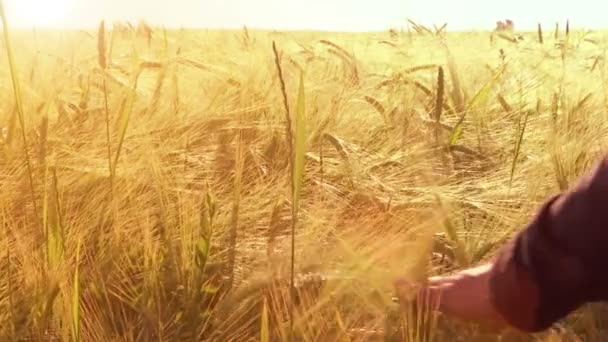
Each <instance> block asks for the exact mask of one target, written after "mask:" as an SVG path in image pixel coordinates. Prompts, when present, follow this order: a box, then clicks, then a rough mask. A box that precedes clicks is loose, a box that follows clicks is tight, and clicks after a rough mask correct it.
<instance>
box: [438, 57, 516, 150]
mask: <svg viewBox="0 0 608 342" xmlns="http://www.w3.org/2000/svg"><path fill="white" fill-rule="evenodd" d="M503 72H504V69H502V70H501V71H499V72H498V73H496V74H495V75H494V76H493V77H492V78H491V79H490V80H489V81H488V82H486V84H484V85H483V87H481V88H480V89H479V90H478V91H477V93H476V94H475V96H473V98H472V99H471V100H470V101H469V103H468V104H467V106H466V109H465V110H464V112H463V113H462V115H461V116H460V119H458V122H457V123H456V125H455V126H454V129H453V130H452V132H451V134H450V139H449V145H450V146H453V145H454V144H456V143H457V142H458V140H459V139H460V136H461V135H462V129H463V127H462V125H463V123H464V119H465V117H466V115H467V113H468V112H469V111H470V110H471V109H472V108H473V107H475V106H476V105H477V104H478V103H480V102H485V101H487V99H488V97H489V96H490V91H491V90H492V87H493V86H494V84H495V83H496V81H498V79H499V78H500V76H502V74H503Z"/></svg>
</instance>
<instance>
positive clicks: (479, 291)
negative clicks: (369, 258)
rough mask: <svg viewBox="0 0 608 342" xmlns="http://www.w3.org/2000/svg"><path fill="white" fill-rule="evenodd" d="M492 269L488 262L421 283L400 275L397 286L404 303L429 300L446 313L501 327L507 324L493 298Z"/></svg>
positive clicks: (454, 316) (491, 327)
mask: <svg viewBox="0 0 608 342" xmlns="http://www.w3.org/2000/svg"><path fill="white" fill-rule="evenodd" d="M491 269H492V265H491V264H485V265H482V266H478V267H475V268H470V269H467V270H464V271H461V272H458V273H456V274H454V275H451V276H443V277H431V278H429V279H428V280H427V282H426V283H424V284H422V285H416V284H413V283H412V282H410V281H408V280H405V279H398V280H397V281H396V282H395V289H396V292H397V296H398V297H399V300H400V302H401V303H402V305H403V304H407V302H409V301H411V300H415V301H417V302H418V303H421V302H423V303H428V304H430V305H432V306H433V308H434V309H436V310H437V311H439V312H441V313H443V314H445V315H447V316H451V317H453V318H458V319H461V320H466V321H471V322H475V323H479V324H480V325H482V326H483V327H485V328H487V329H490V330H501V329H502V328H506V327H508V324H507V323H506V321H505V320H504V319H503V318H502V317H501V316H500V314H499V313H498V312H497V311H496V309H495V307H494V305H493V303H492V300H491V298H490V287H489V278H490V271H491ZM414 296H415V298H414ZM484 330H485V329H484Z"/></svg>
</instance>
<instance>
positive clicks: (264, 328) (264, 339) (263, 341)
mask: <svg viewBox="0 0 608 342" xmlns="http://www.w3.org/2000/svg"><path fill="white" fill-rule="evenodd" d="M260 325H261V326H260V342H270V327H269V323H268V300H267V299H266V296H264V301H263V302H262V319H261V324H260Z"/></svg>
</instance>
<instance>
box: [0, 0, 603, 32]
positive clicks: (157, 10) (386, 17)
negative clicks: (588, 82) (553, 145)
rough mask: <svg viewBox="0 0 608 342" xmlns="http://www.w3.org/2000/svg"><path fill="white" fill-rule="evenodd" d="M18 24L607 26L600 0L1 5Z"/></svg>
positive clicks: (61, 0) (24, 0)
mask: <svg viewBox="0 0 608 342" xmlns="http://www.w3.org/2000/svg"><path fill="white" fill-rule="evenodd" d="M0 1H4V3H5V7H6V10H7V14H8V20H9V24H10V25H11V27H20V28H31V27H37V28H45V27H52V28H94V27H96V26H97V25H98V23H99V21H100V20H101V19H105V20H108V21H114V20H121V19H126V20H132V21H137V20H138V19H144V20H146V21H147V22H149V23H150V24H153V25H164V26H166V27H191V28H242V27H243V26H247V27H249V28H265V29H277V30H288V29H296V30H300V29H305V30H330V31H375V30H386V29H388V28H391V27H395V28H400V27H406V19H407V18H411V19H412V20H414V21H416V22H419V23H422V24H424V25H428V26H432V25H433V24H436V25H437V26H441V25H442V24H443V23H445V22H447V23H448V29H449V30H484V29H493V28H494V26H495V23H496V21H497V20H503V19H506V18H509V19H512V20H513V21H514V23H515V28H516V29H518V28H520V29H534V28H535V27H536V25H537V23H539V22H540V23H541V24H542V25H543V26H545V27H554V25H555V23H556V22H560V23H561V25H562V26H563V25H564V24H565V22H566V20H567V19H569V20H570V25H571V27H579V28H590V29H597V28H606V27H608V20H607V19H606V18H607V17H606V14H605V13H606V11H605V10H604V9H605V8H608V3H606V6H607V7H604V6H603V1H601V0H577V1H561V2H559V1H550V0H509V1H507V0H501V1H495V0H365V1H363V0H0Z"/></svg>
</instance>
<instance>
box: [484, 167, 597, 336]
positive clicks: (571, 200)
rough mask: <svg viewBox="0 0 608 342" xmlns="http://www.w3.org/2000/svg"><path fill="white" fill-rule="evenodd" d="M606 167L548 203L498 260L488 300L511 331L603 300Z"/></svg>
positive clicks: (542, 325)
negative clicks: (490, 299)
mask: <svg viewBox="0 0 608 342" xmlns="http://www.w3.org/2000/svg"><path fill="white" fill-rule="evenodd" d="M605 204H608V162H607V161H606V159H604V160H603V161H602V162H600V163H598V164H597V165H596V166H595V168H594V169H593V170H592V171H591V172H590V173H588V174H587V175H586V176H585V177H583V178H581V180H580V181H579V182H578V183H577V184H576V185H575V186H574V187H573V188H572V189H571V190H570V191H568V192H564V193H562V194H559V195H556V196H554V197H552V198H551V199H549V200H548V201H546V202H545V203H544V205H543V206H542V207H541V208H540V210H539V211H538V213H537V214H536V216H535V217H534V219H533V220H532V222H530V224H528V226H527V227H526V228H525V229H524V230H523V231H522V232H520V233H519V234H518V235H517V236H516V237H515V238H514V239H513V240H512V241H511V242H510V243H509V244H508V245H507V246H505V247H504V248H503V249H502V250H501V252H500V253H499V255H498V258H497V259H496V262H495V264H494V267H493V269H492V272H491V276H490V289H491V298H492V300H493V302H494V305H495V306H496V308H497V310H498V312H499V313H500V314H501V315H502V316H503V317H504V318H505V320H506V321H508V322H509V323H510V324H511V325H512V326H514V327H516V328H519V329H521V330H524V331H540V330H544V329H545V328H547V327H549V326H550V325H551V324H553V323H554V322H555V321H557V320H559V319H561V318H563V317H564V316H566V315H567V314H568V313H570V312H571V311H573V310H575V309H576V308H577V307H579V306H581V305H582V304H584V303H586V302H589V301H594V300H597V299H602V298H605V297H606V292H607V291H606V287H605V286H597V285H596V284H599V283H602V284H604V285H606V282H605V279H602V278H606V275H604V273H605V272H602V268H601V261H603V260H606V256H607V252H606V251H607V250H608V248H606V247H605V246H606V243H608V238H607V236H608V235H607V233H606V231H607V230H608V226H607V225H606V224H607V223H608V220H607V219H606V214H604V212H607V213H608V207H607V208H606V209H604V208H603V207H604V206H605Z"/></svg>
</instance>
